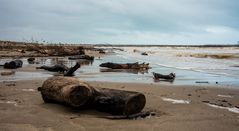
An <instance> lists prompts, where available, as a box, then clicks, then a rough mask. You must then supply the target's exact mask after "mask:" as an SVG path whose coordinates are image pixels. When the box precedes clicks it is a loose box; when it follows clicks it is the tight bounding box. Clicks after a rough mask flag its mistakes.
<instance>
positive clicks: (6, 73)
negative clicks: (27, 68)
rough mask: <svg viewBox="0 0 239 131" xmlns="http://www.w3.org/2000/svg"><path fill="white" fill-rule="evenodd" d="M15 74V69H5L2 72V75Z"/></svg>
mask: <svg viewBox="0 0 239 131" xmlns="http://www.w3.org/2000/svg"><path fill="white" fill-rule="evenodd" d="M13 74H15V71H3V72H1V75H2V76H7V75H13Z"/></svg>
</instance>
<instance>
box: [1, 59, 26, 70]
mask: <svg viewBox="0 0 239 131" xmlns="http://www.w3.org/2000/svg"><path fill="white" fill-rule="evenodd" d="M22 64H23V62H22V61H21V60H14V61H10V62H6V63H5V64H4V66H3V67H4V68H6V69H16V68H20V67H22Z"/></svg>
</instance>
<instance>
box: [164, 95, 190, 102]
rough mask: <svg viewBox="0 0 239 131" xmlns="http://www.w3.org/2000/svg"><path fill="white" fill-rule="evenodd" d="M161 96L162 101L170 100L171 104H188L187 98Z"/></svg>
mask: <svg viewBox="0 0 239 131" xmlns="http://www.w3.org/2000/svg"><path fill="white" fill-rule="evenodd" d="M161 98H162V99H163V101H168V102H172V103H173V104H189V103H190V101H189V100H177V99H172V98H165V97H161Z"/></svg>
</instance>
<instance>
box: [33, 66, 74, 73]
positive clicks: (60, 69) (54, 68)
mask: <svg viewBox="0 0 239 131" xmlns="http://www.w3.org/2000/svg"><path fill="white" fill-rule="evenodd" d="M36 69H44V70H47V71H52V72H65V71H68V69H69V68H68V67H67V66H65V65H63V64H56V65H54V66H45V65H43V66H40V67H36Z"/></svg>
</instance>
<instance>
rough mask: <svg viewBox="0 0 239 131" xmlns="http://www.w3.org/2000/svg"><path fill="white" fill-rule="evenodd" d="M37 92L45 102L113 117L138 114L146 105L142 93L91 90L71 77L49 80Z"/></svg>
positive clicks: (102, 89)
mask: <svg viewBox="0 0 239 131" xmlns="http://www.w3.org/2000/svg"><path fill="white" fill-rule="evenodd" d="M38 90H39V91H41V94H42V98H43V100H44V101H45V102H58V103H65V104H68V105H71V106H73V107H82V108H91V109H96V110H99V111H103V112H107V113H111V114H114V115H130V114H135V113H139V112H140V111H141V110H142V109H143V108H144V106H145V103H146V98H145V96H144V95H143V94H142V93H138V92H132V91H123V90H114V89H106V88H93V87H91V86H89V85H88V84H86V83H84V82H79V81H78V79H77V78H73V77H63V76H57V77H52V78H49V79H47V80H46V81H45V82H44V83H43V85H42V87H40V88H38Z"/></svg>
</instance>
